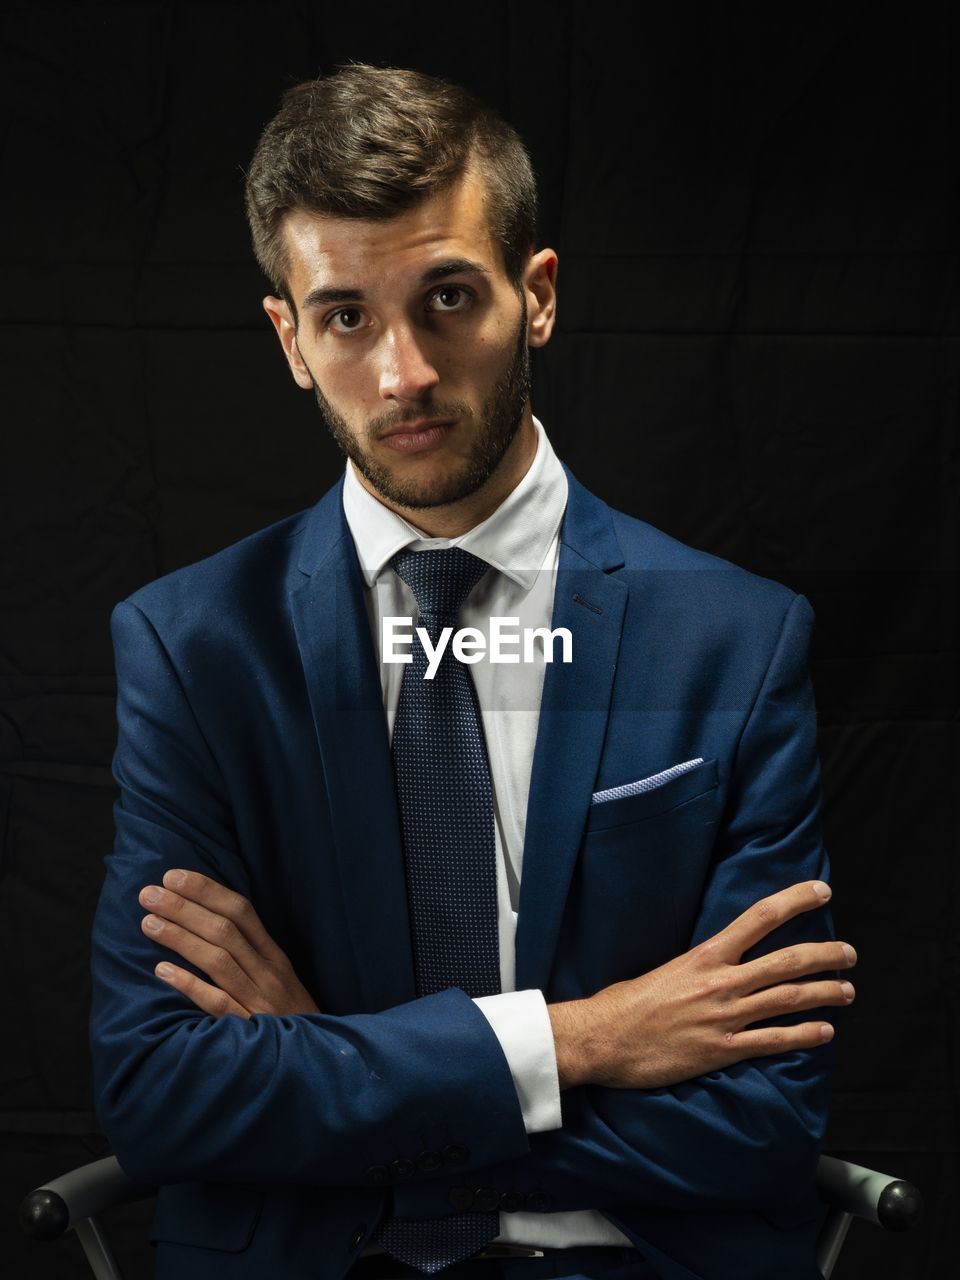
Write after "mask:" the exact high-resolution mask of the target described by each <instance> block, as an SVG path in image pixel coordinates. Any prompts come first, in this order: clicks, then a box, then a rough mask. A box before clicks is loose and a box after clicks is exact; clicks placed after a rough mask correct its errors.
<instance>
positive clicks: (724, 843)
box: [397, 596, 837, 1216]
mask: <svg viewBox="0 0 960 1280" xmlns="http://www.w3.org/2000/svg"><path fill="white" fill-rule="evenodd" d="M812 622H813V610H812V609H811V607H810V605H809V603H808V601H807V600H806V599H805V597H803V596H795V597H794V598H793V599H792V601H791V603H790V605H789V606H788V608H787V611H786V614H785V616H784V619H783V622H782V626H781V629H780V633H779V637H778V639H777V642H776V644H775V646H774V648H773V654H772V658H771V660H770V663H769V666H768V669H767V671H766V674H765V677H764V679H763V681H762V684H761V687H760V689H759V692H758V695H757V697H756V700H755V702H754V705H753V707H752V709H751V712H750V714H749V716H748V718H747V720H746V722H745V725H744V728H743V730H742V733H741V736H740V740H739V743H738V745H737V750H736V753H735V757H734V763H733V767H732V775H731V784H730V793H729V800H728V804H727V808H726V810H725V813H724V817H723V820H722V823H721V829H720V832H719V835H718V840H717V845H716V848H715V854H714V857H713V859H712V862H711V868H710V873H709V876H708V879H707V882H706V885H705V888H704V893H703V896H702V900H701V908H700V912H699V916H698V918H697V922H696V926H695V928H694V930H693V934H692V936H691V937H690V939H689V946H690V947H693V946H695V945H696V944H697V943H699V942H702V941H703V940H704V939H706V938H708V937H711V936H712V935H713V934H715V933H718V932H719V931H720V930H721V929H723V928H724V927H725V926H726V925H728V924H729V923H730V922H731V921H732V920H734V919H735V918H736V917H737V916H738V915H740V914H741V912H743V911H744V910H746V909H747V907H749V906H751V905H752V904H753V903H754V902H756V901H758V900H759V899H760V898H762V897H764V896H766V895H769V894H772V893H775V892H777V891H779V890H781V889H785V888H787V887H788V886H789V885H791V884H794V883H797V882H799V881H803V880H808V879H822V880H829V863H828V859H827V854H826V851H825V850H824V847H823V843H822V838H821V832H820V800H821V796H820V768H819V761H818V757H817V749H816V710H815V706H814V701H813V693H812V688H811V684H810V679H809V674H808V648H809V639H810V634H811V629H812ZM833 937H834V932H833V924H832V919H831V915H830V912H829V910H828V908H827V907H821V908H815V909H813V910H811V911H807V912H802V913H801V914H800V915H799V916H797V917H796V918H795V919H793V920H792V921H789V922H787V923H786V924H785V925H782V926H780V927H778V928H777V929H775V930H774V931H773V932H771V933H770V934H768V935H767V937H766V938H764V939H763V940H762V941H761V942H760V943H759V944H758V945H757V946H755V947H754V948H752V949H751V950H749V951H747V952H746V953H744V955H743V957H742V960H751V959H754V958H755V957H756V956H759V955H763V954H766V953H768V952H770V951H775V950H779V949H781V948H783V947H786V946H789V945H791V944H794V943H800V942H812V941H824V940H827V939H832V938H833ZM826 976H836V975H835V974H834V973H833V971H828V973H827V975H826ZM836 1013H837V1011H836V1010H835V1009H834V1008H832V1007H831V1008H822V1009H818V1010H805V1011H802V1012H794V1013H792V1014H785V1015H781V1016H779V1017H776V1018H771V1019H768V1020H766V1021H765V1023H764V1024H762V1025H777V1024H782V1025H787V1024H796V1023H799V1022H806V1021H812V1020H819V1019H823V1020H824V1021H828V1022H831V1023H834V1024H835V1022H836ZM834 1056H835V1055H834V1043H833V1042H828V1043H827V1044H825V1045H823V1046H820V1047H818V1048H815V1049H812V1050H806V1051H801V1052H790V1053H785V1054H780V1055H777V1056H770V1057H761V1058H754V1059H749V1060H746V1061H743V1062H740V1063H738V1064H736V1065H734V1066H732V1067H730V1068H728V1069H725V1070H718V1071H713V1072H710V1073H709V1074H707V1075H704V1076H700V1077H698V1078H696V1079H693V1080H690V1081H687V1082H684V1083H681V1084H676V1085H672V1086H670V1087H666V1088H657V1089H636V1090H635V1089H612V1088H607V1087H601V1086H593V1085H590V1086H584V1087H579V1088H573V1089H568V1090H566V1091H565V1092H564V1093H563V1094H562V1108H563V1127H562V1129H558V1130H553V1131H551V1132H547V1133H540V1134H535V1135H532V1137H531V1140H530V1141H531V1151H530V1153H529V1154H528V1155H525V1156H521V1157H520V1158H519V1159H516V1160H511V1161H508V1162H503V1163H497V1164H494V1165H492V1166H491V1167H490V1168H488V1169H486V1170H484V1171H483V1175H482V1178H481V1179H480V1180H478V1179H477V1176H476V1175H474V1176H473V1181H472V1182H471V1183H470V1184H469V1185H471V1186H472V1185H477V1186H479V1185H483V1186H486V1187H491V1188H496V1189H497V1190H499V1191H500V1192H501V1194H502V1193H504V1192H506V1193H510V1192H519V1193H520V1194H521V1195H523V1196H525V1197H527V1199H528V1202H529V1198H531V1197H532V1198H533V1200H534V1202H535V1203H537V1204H538V1205H539V1208H540V1209H541V1210H542V1211H551V1212H552V1211H564V1210H574V1209H604V1208H610V1209H613V1208H615V1207H616V1206H618V1205H620V1206H625V1205H633V1206H636V1207H640V1206H642V1207H644V1208H645V1209H649V1210H658V1209H659V1210H666V1211H669V1210H684V1209H686V1210H689V1209H690V1208H692V1207H694V1206H695V1207H697V1208H698V1209H699V1210H702V1211H706V1210H708V1209H710V1208H717V1209H728V1208H730V1207H731V1206H741V1207H743V1208H748V1209H752V1210H762V1209H764V1208H766V1209H769V1210H774V1211H775V1210H777V1209H779V1210H781V1211H784V1212H787V1213H791V1214H792V1213H793V1212H799V1211H801V1209H805V1210H806V1211H809V1209H810V1206H811V1202H812V1201H813V1198H814V1186H815V1175H816V1166H817V1161H818V1157H819V1152H820V1143H821V1139H822V1136H823V1132H824V1128H825V1125H826V1119H827V1112H828V1108H829V1103H830V1077H831V1072H832V1067H833V1061H834ZM458 1184H459V1180H458V1179H457V1178H448V1179H447V1181H446V1186H445V1187H444V1186H440V1185H438V1184H431V1185H429V1186H427V1185H422V1186H414V1187H409V1188H404V1189H403V1190H401V1191H399V1192H398V1194H397V1212H398V1213H404V1214H406V1213H409V1214H411V1215H423V1216H429V1215H430V1214H431V1213H433V1212H438V1213H439V1212H443V1211H444V1210H443V1208H442V1202H443V1199H444V1197H445V1195H446V1196H449V1194H450V1191H451V1190H452V1188H454V1187H456V1186H457V1185H458ZM460 1185H462V1184H460Z"/></svg>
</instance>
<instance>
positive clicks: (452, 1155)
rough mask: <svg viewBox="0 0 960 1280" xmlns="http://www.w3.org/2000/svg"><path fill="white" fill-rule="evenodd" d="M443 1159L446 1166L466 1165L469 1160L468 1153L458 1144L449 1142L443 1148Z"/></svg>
mask: <svg viewBox="0 0 960 1280" xmlns="http://www.w3.org/2000/svg"><path fill="white" fill-rule="evenodd" d="M443 1159H444V1162H445V1163H446V1164H452V1165H458V1164H466V1163H467V1161H468V1160H469V1159H470V1152H469V1151H468V1149H467V1148H466V1147H464V1146H461V1144H460V1143H459V1142H451V1143H448V1145H447V1146H445V1147H444V1148H443Z"/></svg>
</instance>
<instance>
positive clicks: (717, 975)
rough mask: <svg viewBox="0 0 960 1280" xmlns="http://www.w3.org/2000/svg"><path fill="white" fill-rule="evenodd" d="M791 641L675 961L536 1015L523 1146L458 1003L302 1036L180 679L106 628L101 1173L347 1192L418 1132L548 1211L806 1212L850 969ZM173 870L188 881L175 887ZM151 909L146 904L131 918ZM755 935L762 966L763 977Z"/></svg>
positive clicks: (476, 1019)
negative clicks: (822, 890) (538, 1124)
mask: <svg viewBox="0 0 960 1280" xmlns="http://www.w3.org/2000/svg"><path fill="white" fill-rule="evenodd" d="M798 601H799V602H801V604H800V607H798ZM810 616H811V615H810V610H809V606H808V605H806V602H805V601H803V600H802V597H796V598H795V599H794V601H793V604H792V605H791V607H790V608H789V609H788V610H787V615H786V617H785V620H784V624H783V629H782V631H781V635H780V638H779V641H778V643H777V645H776V648H775V651H774V653H773V655H772V657H771V662H770V667H769V669H768V672H767V677H766V679H765V681H764V685H763V688H762V689H761V691H760V694H759V695H758V703H757V705H756V706H755V707H754V710H753V712H752V713H751V716H750V717H749V719H748V721H747V724H746V726H745V728H744V731H743V734H742V736H741V741H740V746H739V750H738V759H737V770H738V775H739V779H740V781H739V784H738V785H739V786H740V788H741V792H744V793H746V792H750V794H749V801H750V804H749V805H746V804H745V803H743V804H742V807H741V808H740V809H739V810H735V811H734V815H733V817H732V819H731V820H730V821H729V823H728V824H727V828H726V831H725V832H724V835H723V840H724V847H723V848H721V849H720V850H719V856H718V858H717V860H716V865H715V867H714V869H713V870H712V873H711V876H712V879H711V883H710V884H708V886H707V889H706V892H705V893H704V897H703V907H702V910H701V914H700V918H699V919H698V921H697V926H696V929H695V930H694V938H693V945H692V948H691V950H690V951H688V952H687V953H685V954H684V955H681V956H678V957H677V958H676V959H674V960H672V961H670V962H669V963H668V964H666V965H663V966H661V967H660V968H658V969H655V970H652V971H651V972H650V973H648V974H643V975H638V977H637V978H636V979H634V980H631V981H629V982H623V983H617V984H615V985H614V986H612V987H608V988H606V989H604V990H603V991H601V992H597V993H596V994H595V995H593V996H591V997H590V998H589V999H587V1000H580V1001H571V1002H567V1003H564V1004H555V1005H552V1006H550V1015H551V1022H552V1025H553V1030H554V1038H555V1044H556V1049H557V1058H558V1066H559V1069H560V1078H561V1087H562V1088H563V1089H564V1090H565V1094H564V1105H563V1111H564V1123H563V1127H562V1128H561V1129H559V1130H553V1131H551V1132H549V1133H545V1134H538V1135H532V1136H528V1135H527V1134H526V1133H525V1131H524V1128H523V1123H522V1117H521V1115H520V1111H519V1106H518V1103H517V1100H516V1094H515V1090H514V1088H513V1084H512V1080H511V1078H510V1074H509V1071H508V1069H507V1065H506V1062H505V1060H504V1058H503V1054H502V1052H501V1050H500V1048H499V1043H498V1042H497V1040H496V1038H495V1036H494V1035H493V1033H492V1030H491V1028H490V1026H489V1023H487V1021H486V1019H485V1018H484V1017H483V1015H482V1014H481V1013H480V1012H479V1010H478V1009H477V1008H476V1006H475V1005H474V1004H473V1002H472V1001H470V1000H469V999H468V998H467V997H466V996H465V995H464V994H463V993H462V992H459V991H457V990H455V989H451V990H450V991H447V992H444V993H441V994H440V995H437V996H431V997H425V998H422V999H420V1000H415V1001H412V1002H410V1003H409V1004H406V1005H401V1006H397V1007H395V1008H393V1009H388V1010H384V1011H383V1012H381V1013H377V1014H366V1015H350V1016H345V1017H334V1016H331V1015H326V1014H324V1013H323V1012H321V1011H320V1010H318V1009H317V1007H316V1004H315V1002H314V1001H313V999H312V997H311V996H310V994H309V992H307V990H306V989H305V988H304V986H303V985H302V983H301V982H300V981H299V978H298V977H297V975H296V974H295V973H294V970H293V967H292V965H291V964H290V962H289V960H288V959H287V957H286V955H285V954H284V952H283V951H282V950H281V949H280V948H279V947H278V946H277V945H276V943H275V942H274V941H273V939H272V938H271V937H270V936H269V934H268V933H267V930H266V929H265V928H264V927H263V925H262V924H261V923H260V920H259V918H258V916H257V914H256V911H255V909H254V907H253V905H252V903H251V901H250V895H249V894H245V893H244V892H243V889H244V888H245V884H244V878H243V871H242V859H241V858H240V857H239V854H238V851H237V850H236V849H235V848H231V847H229V842H228V836H227V825H226V824H225V823H223V822H222V820H221V819H222V815H223V813H224V811H225V808H226V800H225V797H224V796H223V794H222V793H216V790H217V784H216V780H217V778H218V776H219V775H218V770H217V767H216V763H215V761H213V760H212V759H211V758H210V757H209V753H208V749H207V747H206V744H205V742H204V740H203V736H202V734H201V733H200V732H199V728H198V726H197V724H196V721H195V720H194V718H193V715H192V712H191V710H190V706H189V702H188V699H187V697H186V694H185V693H184V690H183V687H182V685H181V682H180V679H179V676H178V673H177V672H176V671H175V670H174V668H173V665H172V663H171V661H170V659H169V657H168V656H167V654H166V652H165V650H164V647H163V645H162V644H161V642H160V640H159V638H158V637H157V635H156V633H155V631H154V629H153V627H152V626H151V624H150V623H149V622H148V620H147V619H146V618H145V616H144V615H143V614H142V613H141V612H140V611H139V610H138V609H136V607H135V606H131V605H124V606H119V607H118V610H117V611H116V612H115V617H114V637H115V646H116V652H117V663H118V675H119V678H120V704H119V713H118V714H119V719H120V743H119V745H118V751H117V757H116V762H115V770H116V773H117V778H118V781H119V783H120V785H121V799H120V801H119V803H118V807H117V845H116V851H115V853H114V854H113V855H112V857H111V858H110V859H109V860H108V874H107V880H106V882H105V886H104V892H103V896H102V899H101V905H100V909H99V911H98V919H97V924H96V926H95V935H94V980H95V981H94V1009H93V1019H92V1041H93V1050H94V1067H95V1082H96V1088H97V1097H98V1106H99V1110H100V1114H101V1120H102V1121H103V1123H104V1128H105V1131H106V1132H107V1133H108V1136H110V1138H111V1139H112V1141H113V1144H114V1147H115V1150H116V1151H117V1154H118V1155H119V1157H120V1159H121V1163H123V1164H124V1166H125V1167H127V1168H128V1171H129V1172H133V1173H141V1174H143V1175H144V1176H148V1177H153V1178H155V1179H158V1180H160V1181H181V1180H188V1179H194V1178H196V1179H200V1180H224V1179H226V1180H230V1179H241V1180H243V1179H249V1180H255V1181H290V1182H316V1183H325V1184H328V1185H364V1183H365V1170H366V1168H367V1166H368V1164H369V1163H370V1161H371V1160H374V1161H375V1160H376V1159H377V1158H378V1153H379V1152H381V1151H384V1150H387V1151H390V1152H392V1151H393V1150H394V1149H395V1148H396V1147H398V1146H401V1145H402V1142H403V1136H404V1135H406V1134H407V1133H410V1134H412V1133H413V1132H414V1131H415V1132H416V1133H422V1132H423V1127H424V1126H425V1125H426V1126H429V1127H431V1129H432V1130H433V1131H434V1132H436V1133H438V1134H440V1135H441V1137H445V1138H446V1139H447V1140H450V1139H451V1138H459V1139H461V1140H462V1139H463V1137H464V1135H466V1136H467V1137H468V1139H469V1151H470V1163H469V1166H468V1167H469V1168H473V1169H480V1168H483V1169H484V1174H485V1179H486V1180H490V1181H495V1180H496V1181H500V1182H503V1181H505V1182H507V1183H510V1182H511V1180H512V1181H513V1182H520V1183H525V1184H526V1185H533V1186H537V1187H540V1188H543V1189H544V1190H547V1191H548V1192H549V1193H550V1195H551V1197H552V1206H551V1207H553V1208H555V1209H557V1210H562V1209H566V1208H571V1209H583V1208H603V1207H606V1206H609V1205H613V1204H616V1203H618V1202H620V1203H627V1202H631V1201H635V1200H642V1201H643V1202H644V1203H645V1204H646V1205H648V1206H651V1207H654V1206H660V1207H663V1208H675V1209H682V1208H684V1207H685V1206H688V1205H689V1204H690V1203H691V1202H692V1198H693V1199H695V1200H696V1201H697V1202H698V1203H700V1204H704V1203H708V1204H709V1203H715V1204H718V1205H719V1204H730V1203H732V1202H734V1201H736V1202H739V1203H742V1204H744V1205H746V1206H756V1205H763V1204H767V1203H769V1204H775V1203H779V1202H780V1201H781V1198H782V1197H783V1195H784V1194H786V1195H788V1196H789V1194H790V1188H791V1187H804V1189H806V1187H805V1183H806V1186H812V1181H813V1169H814V1166H815V1161H816V1157H817V1154H818V1151H819V1142H820V1136H821V1132H822V1126H823V1123H824V1121H825V1108H826V1101H827V1093H828V1088H827V1085H828V1073H829V1066H830V1063H829V1060H828V1058H827V1057H826V1055H827V1053H828V1050H827V1046H826V1042H825V1041H824V1039H823V1037H822V1032H821V1028H822V1026H823V1024H824V1022H827V1023H828V1024H829V1021H830V1010H831V1009H832V1008H834V1007H838V1006H842V1005H845V1004H847V1003H849V1000H850V998H851V997H850V996H849V995H848V994H847V993H846V992H845V991H844V990H843V989H842V987H841V984H840V981H839V980H838V979H837V978H836V977H834V976H827V975H829V971H831V970H835V969H846V968H848V967H849V966H850V964H851V963H853V962H854V961H855V956H854V957H853V958H852V959H851V957H850V956H849V955H848V954H847V953H846V952H845V951H844V949H843V947H842V945H841V944H839V943H837V942H834V941H833V940H832V938H831V933H832V929H831V928H830V925H829V913H828V911H826V910H825V909H823V901H824V900H823V899H822V898H821V897H819V896H818V895H817V892H816V890H815V887H814V884H813V883H812V882H813V881H815V880H819V879H820V878H821V877H823V876H824V875H825V874H826V869H827V864H826V857H825V854H824V853H823V849H822V845H821V843H820V840H819V836H818V834H817V830H816V825H817V824H816V817H817V809H818V803H819V797H818V791H817V784H818V773H817V768H816V755H815V744H814V741H813V739H814V736H815V735H814V727H815V717H814V715H813V707H812V698H811V694H810V690H809V683H808V680H807V677H806V668H805V639H804V637H805V635H808V634H809V624H810ZM134 655H135V657H134ZM761 700H766V703H767V705H766V706H764V707H763V708H762V709H761V708H760V703H761ZM770 707H773V708H777V707H781V708H783V710H782V712H780V713H778V712H777V711H776V710H774V712H773V713H772V714H771V713H770ZM761 710H762V712H763V713H762V714H761ZM771 760H774V761H779V762H780V769H781V775H782V776H778V772H777V769H776V768H772V767H771V765H770V761H771ZM761 765H763V767H762V768H761V767H760V766H761ZM787 774H789V777H790V785H789V788H787V787H786V786H785V784H784V777H785V776H786V775H787ZM798 777H799V778H800V779H802V785H798V784H797V778H798ZM760 789H763V790H764V791H765V792H767V793H769V794H768V795H764V794H759V790H760ZM212 792H213V794H212ZM746 798H747V797H746V796H743V797H742V800H744V801H745V799H746ZM785 798H786V799H787V800H788V801H789V805H788V811H787V812H784V799H785ZM748 810H749V812H750V813H751V815H752V816H751V819H750V829H749V830H748V829H747V828H746V824H745V822H744V827H743V829H742V830H739V829H738V825H737V824H738V819H737V813H738V812H743V813H745V812H747V811H748ZM765 812H769V815H770V816H769V820H765V816H764V815H765ZM211 815H213V816H212V817H211ZM218 815H219V817H218ZM758 815H759V816H758ZM174 870H181V871H184V872H186V873H187V874H186V877H185V880H184V883H182V884H180V885H179V886H177V885H175V884H174V883H173V880H172V875H171V873H172V872H173V871H174ZM151 884H152V885H153V886H154V887H155V888H157V889H159V890H160V898H159V901H158V902H156V903H148V902H146V901H145V900H144V898H143V897H141V894H142V892H143V891H145V890H146V888H147V886H149V885H151ZM745 892H749V895H750V897H749V899H747V900H745V899H744V894H745ZM138 900H139V901H140V903H141V905H142V906H143V907H146V908H148V909H149V913H150V914H149V917H141V915H140V912H138V910H137V902H138ZM147 919H153V920H156V921H159V922H161V930H160V932H158V933H151V932H150V930H149V929H148V928H147V925H146V920H147ZM774 934H776V940H778V941H780V942H782V943H784V944H786V945H785V946H781V947H780V948H779V949H778V950H776V951H772V950H769V947H770V945H771V943H772V941H773V940H774V939H773V938H772V936H771V935H774ZM158 944H159V946H162V947H163V948H164V949H165V951H164V954H165V957H166V962H167V963H171V962H173V961H176V960H177V959H180V960H182V961H184V962H185V963H183V964H176V963H174V964H173V972H172V974H171V976H170V977H169V978H167V979H165V978H163V977H162V975H161V976H160V977H159V979H158V976H156V975H155V966H156V964H157V961H158V960H159V959H160V954H161V953H160V951H159V949H158ZM764 946H766V947H767V948H768V950H767V953H766V954H762V952H763V948H764ZM751 951H752V952H753V953H755V954H754V955H753V958H750V959H744V957H745V956H747V955H749V953H750V952H751ZM815 975H820V976H819V977H818V978H817V980H814V981H811V980H810V979H812V978H813V977H814V976H815ZM811 1010H818V1011H820V1013H819V1014H818V1016H817V1017H816V1019H815V1020H807V1021H803V1020H800V1021H798V1018H801V1019H802V1015H803V1013H804V1012H806V1011H811ZM771 1019H772V1020H773V1021H774V1023H776V1024H777V1025H773V1026H767V1027H764V1028H758V1027H755V1026H753V1025H752V1024H755V1023H757V1022H760V1021H764V1020H767V1021H769V1020H771ZM441 1064H442V1065H441ZM771 1142H772V1143H773V1148H772V1150H770V1149H767V1150H765V1152H764V1159H763V1160H758V1159H757V1158H756V1157H757V1153H758V1149H759V1148H760V1147H761V1146H763V1147H764V1148H769V1144H770V1143H771ZM691 1151H696V1152H697V1159H696V1161H695V1162H692V1161H691V1159H690V1154H689V1153H690V1152H691ZM772 1166H777V1167H776V1168H773V1167H772ZM784 1180H785V1181H784ZM778 1183H779V1185H777V1184H778ZM785 1187H786V1190H784V1188H785ZM396 1209H397V1212H399V1213H413V1214H422V1215H423V1216H433V1215H435V1214H441V1213H444V1212H449V1205H448V1203H447V1200H446V1179H445V1178H444V1177H441V1176H438V1175H435V1174H434V1175H429V1174H423V1173H419V1172H418V1174H417V1175H416V1176H415V1178H414V1179H413V1180H412V1181H411V1182H410V1183H408V1184H407V1185H406V1186H404V1187H403V1188H398V1189H397V1202H396Z"/></svg>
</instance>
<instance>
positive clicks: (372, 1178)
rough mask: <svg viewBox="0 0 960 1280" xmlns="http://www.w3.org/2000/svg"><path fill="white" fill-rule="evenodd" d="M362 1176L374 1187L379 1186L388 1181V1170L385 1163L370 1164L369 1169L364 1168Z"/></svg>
mask: <svg viewBox="0 0 960 1280" xmlns="http://www.w3.org/2000/svg"><path fill="white" fill-rule="evenodd" d="M363 1176H364V1177H365V1178H366V1180H367V1181H368V1182H372V1183H373V1185H374V1186H375V1187H380V1186H382V1185H383V1184H384V1183H385V1182H389V1181H390V1170H389V1169H388V1168H387V1166H386V1165H385V1164H372V1165H371V1166H370V1168H369V1169H364V1171H363Z"/></svg>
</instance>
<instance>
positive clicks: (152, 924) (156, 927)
mask: <svg viewBox="0 0 960 1280" xmlns="http://www.w3.org/2000/svg"><path fill="white" fill-rule="evenodd" d="M143 927H144V928H145V929H149V930H150V932H151V933H159V932H160V930H161V929H162V928H163V921H162V920H159V919H158V918H157V917H156V916H144V917H143Z"/></svg>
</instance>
